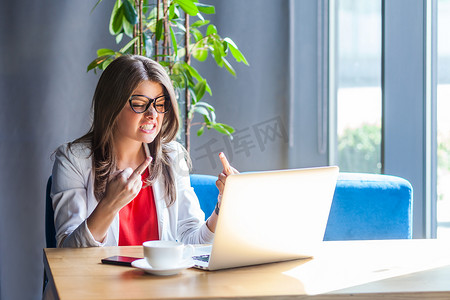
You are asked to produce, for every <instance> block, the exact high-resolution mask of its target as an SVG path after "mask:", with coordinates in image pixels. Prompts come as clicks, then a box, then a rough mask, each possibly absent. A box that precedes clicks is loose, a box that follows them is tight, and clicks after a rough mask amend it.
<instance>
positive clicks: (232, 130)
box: [217, 123, 236, 133]
mask: <svg viewBox="0 0 450 300" xmlns="http://www.w3.org/2000/svg"><path fill="white" fill-rule="evenodd" d="M217 124H220V125H221V126H222V127H223V128H225V130H227V131H228V132H230V133H234V132H235V131H236V130H234V128H233V127H231V126H230V125H227V124H223V123H217Z"/></svg>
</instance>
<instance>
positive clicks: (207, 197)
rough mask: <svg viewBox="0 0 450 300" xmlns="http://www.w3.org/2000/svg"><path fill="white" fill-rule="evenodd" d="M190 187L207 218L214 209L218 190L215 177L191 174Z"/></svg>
mask: <svg viewBox="0 0 450 300" xmlns="http://www.w3.org/2000/svg"><path fill="white" fill-rule="evenodd" d="M190 177H191V186H192V187H193V188H194V191H195V194H197V197H198V200H199V202H200V207H201V208H202V210H203V212H204V213H205V218H208V217H209V216H210V215H211V214H212V212H213V210H214V208H215V207H216V203H217V197H218V196H219V190H218V189H217V187H216V180H217V176H211V175H199V174H192V175H191V176H190Z"/></svg>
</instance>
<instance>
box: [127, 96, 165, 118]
mask: <svg viewBox="0 0 450 300" xmlns="http://www.w3.org/2000/svg"><path fill="white" fill-rule="evenodd" d="M137 96H139V97H144V98H147V100H148V104H147V106H146V107H145V109H144V111H143V112H137V111H135V110H134V108H133V105H131V100H132V99H133V97H137ZM162 97H167V95H166V94H164V95H161V96H158V97H156V98H154V99H152V98H150V97H147V96H145V95H131V97H130V99H128V103H130V107H131V109H132V110H133V111H134V112H135V113H137V114H143V113H145V112H146V111H147V110H148V109H149V108H150V105H152V104H153V108H154V109H155V111H156V112H157V113H158V114H165V113H167V112H168V111H169V110H170V106H169V107H168V109H167V110H166V111H165V112H159V111H158V110H157V109H156V106H155V103H156V100H158V99H159V98H162ZM166 101H167V100H166ZM164 106H165V101H164Z"/></svg>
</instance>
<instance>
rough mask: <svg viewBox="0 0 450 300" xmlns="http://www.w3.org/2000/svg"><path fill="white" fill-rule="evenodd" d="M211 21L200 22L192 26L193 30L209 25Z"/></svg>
mask: <svg viewBox="0 0 450 300" xmlns="http://www.w3.org/2000/svg"><path fill="white" fill-rule="evenodd" d="M209 22H210V21H209V20H198V21H195V22H194V23H192V24H191V28H198V27H202V26H205V25H208V24H209Z"/></svg>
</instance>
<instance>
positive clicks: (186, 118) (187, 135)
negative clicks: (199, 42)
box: [184, 13, 191, 153]
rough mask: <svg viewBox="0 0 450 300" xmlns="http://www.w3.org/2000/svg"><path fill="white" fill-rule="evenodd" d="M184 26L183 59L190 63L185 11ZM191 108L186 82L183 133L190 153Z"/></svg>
mask: <svg viewBox="0 0 450 300" xmlns="http://www.w3.org/2000/svg"><path fill="white" fill-rule="evenodd" d="M184 23H185V24H184V27H185V28H186V32H185V34H184V40H185V42H184V48H185V51H186V56H185V57H184V61H185V62H186V63H187V64H188V65H190V64H191V54H190V53H189V44H190V33H189V15H188V14H187V13H185V20H184ZM190 110H191V94H190V93H189V89H188V83H187V82H186V86H185V116H184V123H185V124H184V130H185V132H184V135H185V142H186V150H187V152H188V153H190V146H191V145H190V131H191V120H190V119H189V111H190Z"/></svg>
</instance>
